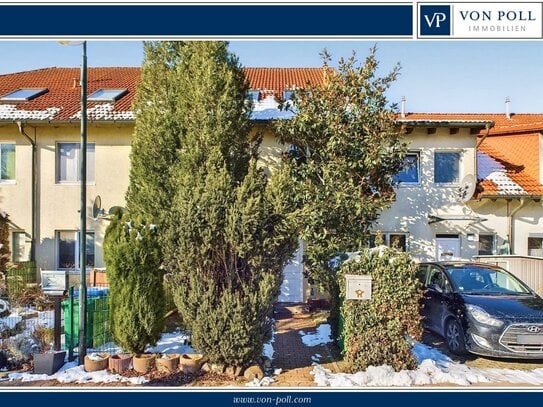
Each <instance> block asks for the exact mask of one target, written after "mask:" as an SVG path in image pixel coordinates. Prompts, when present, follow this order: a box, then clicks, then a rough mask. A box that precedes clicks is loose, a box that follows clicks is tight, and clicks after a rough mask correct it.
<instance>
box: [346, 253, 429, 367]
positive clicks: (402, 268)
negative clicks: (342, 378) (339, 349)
mask: <svg viewBox="0 0 543 407" xmlns="http://www.w3.org/2000/svg"><path fill="white" fill-rule="evenodd" d="M356 257H357V258H356V259H354V260H349V261H346V262H344V263H343V264H342V266H341V267H340V270H339V272H338V276H337V278H338V283H339V286H340V292H341V294H340V295H341V300H342V305H341V315H342V318H343V332H342V338H343V341H344V344H345V351H344V353H345V360H346V362H347V364H348V367H349V370H351V371H360V370H365V369H366V368H367V367H368V366H380V365H383V364H386V365H389V366H392V367H393V368H394V369H395V370H397V371H398V370H401V369H412V368H414V367H416V360H415V358H414V356H413V355H412V353H411V344H410V341H411V340H415V341H417V340H420V338H421V335H422V326H421V316H420V300H421V298H422V293H423V291H422V287H421V284H420V282H419V280H418V279H417V277H416V270H417V268H416V265H415V263H414V262H413V260H412V258H411V256H410V255H409V254H407V253H404V252H398V251H397V250H395V249H392V248H388V247H385V246H379V248H378V249H365V250H363V251H361V252H360V257H359V258H358V256H356ZM347 274H351V275H369V276H371V277H372V294H371V299H370V300H362V301H361V300H346V299H345V288H346V280H345V275H347ZM409 338H410V339H409Z"/></svg>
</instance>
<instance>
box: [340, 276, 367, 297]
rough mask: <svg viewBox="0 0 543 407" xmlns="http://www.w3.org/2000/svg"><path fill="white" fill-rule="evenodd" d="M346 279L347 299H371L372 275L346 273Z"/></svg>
mask: <svg viewBox="0 0 543 407" xmlns="http://www.w3.org/2000/svg"><path fill="white" fill-rule="evenodd" d="M345 280H346V282H345V283H346V285H345V299H347V300H358V301H362V300H370V299H371V276H367V275H353V274H346V275H345Z"/></svg>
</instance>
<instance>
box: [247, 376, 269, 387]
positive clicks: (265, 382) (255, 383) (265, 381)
mask: <svg viewBox="0 0 543 407" xmlns="http://www.w3.org/2000/svg"><path fill="white" fill-rule="evenodd" d="M274 382H275V379H274V378H273V377H269V376H266V377H264V378H262V379H261V380H258V379H257V378H254V379H253V380H252V381H250V382H249V383H246V384H245V386H247V387H262V386H269V385H270V384H272V383H274Z"/></svg>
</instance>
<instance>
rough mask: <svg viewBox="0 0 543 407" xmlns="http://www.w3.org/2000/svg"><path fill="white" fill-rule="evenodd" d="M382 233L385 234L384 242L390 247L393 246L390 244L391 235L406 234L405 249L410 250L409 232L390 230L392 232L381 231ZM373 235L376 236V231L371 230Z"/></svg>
mask: <svg viewBox="0 0 543 407" xmlns="http://www.w3.org/2000/svg"><path fill="white" fill-rule="evenodd" d="M379 233H381V236H383V244H384V245H385V246H388V247H392V246H391V245H390V236H391V235H401V236H405V248H404V250H405V251H406V252H407V251H409V232H397V231H390V232H379ZM371 235H372V236H376V235H377V233H376V232H371Z"/></svg>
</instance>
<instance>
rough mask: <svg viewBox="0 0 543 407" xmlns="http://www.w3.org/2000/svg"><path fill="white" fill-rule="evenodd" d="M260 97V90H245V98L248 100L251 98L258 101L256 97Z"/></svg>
mask: <svg viewBox="0 0 543 407" xmlns="http://www.w3.org/2000/svg"><path fill="white" fill-rule="evenodd" d="M259 97H260V91H259V90H254V89H251V90H249V91H248V92H247V98H248V99H250V100H253V101H255V102H258V98H259Z"/></svg>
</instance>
